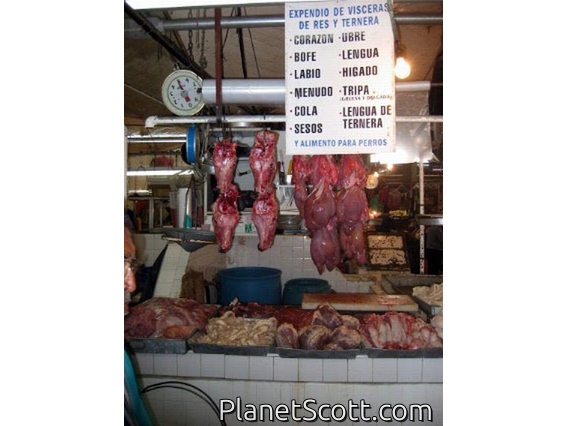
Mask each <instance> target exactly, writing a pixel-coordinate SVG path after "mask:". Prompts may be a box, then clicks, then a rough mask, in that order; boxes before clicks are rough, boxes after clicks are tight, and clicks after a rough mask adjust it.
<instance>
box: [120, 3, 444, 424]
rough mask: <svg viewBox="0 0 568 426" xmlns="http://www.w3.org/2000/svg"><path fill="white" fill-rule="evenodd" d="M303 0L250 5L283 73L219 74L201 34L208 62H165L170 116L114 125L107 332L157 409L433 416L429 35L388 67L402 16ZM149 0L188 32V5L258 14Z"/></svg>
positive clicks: (437, 399)
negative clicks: (119, 207) (198, 68)
mask: <svg viewBox="0 0 568 426" xmlns="http://www.w3.org/2000/svg"><path fill="white" fill-rule="evenodd" d="M317 4H319V7H317V8H312V9H310V8H308V6H307V4H304V3H288V4H286V5H283V6H282V8H281V9H278V10H280V11H281V12H286V13H285V14H284V15H282V16H283V18H284V19H283V20H278V21H276V20H274V19H270V17H268V16H263V17H262V19H260V21H262V20H264V21H266V22H265V23H266V24H269V25H281V26H282V27H283V28H281V31H282V34H280V36H279V37H281V41H282V44H283V46H284V51H282V52H280V50H278V51H279V52H280V53H279V56H282V58H280V60H283V61H284V62H285V64H282V65H283V69H284V65H285V69H286V73H285V78H283V79H255V78H245V79H235V78H223V79H222V78H221V76H222V75H226V74H229V73H230V72H229V71H227V72H226V73H223V72H222V71H223V70H222V65H223V61H221V55H220V52H219V51H217V52H216V54H215V57H214V58H213V59H216V61H211V62H214V63H215V66H216V72H215V75H216V76H217V77H216V78H211V76H208V75H206V74H203V73H201V74H200V75H198V74H199V73H198V72H194V71H195V70H191V69H185V68H184V67H177V68H176V69H175V70H173V71H172V73H171V75H168V76H166V77H165V79H164V86H163V87H164V91H163V93H162V96H163V99H162V100H163V101H164V105H165V106H166V107H167V108H168V109H169V110H170V112H171V113H172V114H173V116H167V115H150V116H147V118H145V120H144V122H143V123H142V124H141V123H131V124H129V125H126V126H125V135H124V141H125V152H126V153H127V156H126V158H125V170H126V174H125V182H124V186H125V194H126V196H125V211H126V213H127V214H128V216H129V222H130V223H131V224H132V227H133V229H134V239H135V243H136V248H137V259H138V261H139V262H140V263H141V264H142V267H141V268H140V269H139V271H138V273H137V276H136V278H137V282H138V288H137V290H136V292H135V293H133V294H132V295H131V300H132V302H131V305H130V312H129V314H128V315H126V316H125V317H124V336H125V347H126V348H127V350H128V352H129V353H130V355H131V357H132V359H133V361H134V364H135V368H136V371H137V378H138V379H139V385H140V390H141V394H142V398H143V400H144V402H145V404H146V406H147V407H148V411H149V412H150V415H151V417H152V418H153V419H154V420H155V422H156V424H158V425H165V426H170V425H171V426H178V425H216V424H219V423H221V424H223V425H224V424H229V425H237V424H242V423H243V422H248V421H256V422H263V423H264V422H266V423H288V424H301V423H303V421H314V420H316V421H315V424H324V423H326V424H327V423H329V422H331V423H333V424H335V423H341V424H345V423H346V424H360V422H361V421H364V420H365V419H367V420H372V421H373V423H374V424H377V423H381V422H389V421H390V422H393V421H397V422H401V423H404V424H407V423H408V424H410V423H412V424H415V423H427V424H430V425H442V424H443V404H442V393H443V392H442V391H443V349H444V348H443V346H444V345H443V274H442V273H441V271H442V268H441V267H440V268H439V270H440V273H439V274H432V273H429V272H431V271H429V268H428V266H429V265H428V263H429V262H428V257H427V244H426V243H427V236H428V231H429V229H431V227H434V226H438V227H441V226H443V209H442V206H443V175H442V150H441V136H442V132H441V124H442V111H441V108H439V107H438V106H439V105H440V103H441V48H440V51H439V52H440V53H439V55H438V57H437V58H439V59H440V60H439V61H435V62H434V65H435V66H436V70H435V71H436V72H433V74H434V75H435V76H436V77H435V78H434V77H433V78H432V81H409V82H405V81H404V80H403V79H402V78H397V79H395V77H394V69H393V67H394V62H395V61H394V60H395V56H399V54H400V53H401V49H400V48H399V47H400V46H401V44H400V43H399V42H400V39H399V38H400V34H401V33H400V32H399V30H398V29H397V27H396V23H397V22H398V23H401V22H403V20H402V18H400V17H399V18H397V17H396V15H395V16H393V14H392V13H389V8H388V7H384V8H383V5H379V4H374V3H368V2H360V1H359V0H345V1H340V2H333V3H332V2H317ZM385 4H390V2H389V3H385ZM370 5H372V6H370ZM306 8H307V9H306ZM126 11H129V15H130V16H131V17H132V18H133V20H134V21H135V22H137V23H138V24H141V25H142V28H144V29H145V30H146V31H148V29H150V28H152V27H153V25H155V24H156V21H150V20H145V19H144V16H142V14H141V12H139V11H134V10H129V9H128V8H127V9H126ZM357 11H359V12H361V11H364V12H365V13H363V12H361V13H359V12H357ZM390 12H392V10H391V11H390ZM306 13H307V14H306ZM334 13H335V14H338V15H339V16H341V15H343V18H338V22H340V23H341V25H339V26H337V27H336V28H335V29H331V28H330V29H328V31H324V32H322V31H321V30H322V29H321V28H318V29H317V30H316V29H315V28H316V27H314V25H320V24H321V22H323V21H321V20H320V19H316V18H315V15H316V14H321V16H320V18H321V17H324V18H325V16H328V14H330V15H329V16H333V14H334ZM350 14H354V16H352V17H350V16H349V15H350ZM355 15H357V17H355ZM359 15H361V16H359ZM363 15H364V16H363ZM160 16H161V18H163V16H170V18H172V19H166V20H165V21H163V22H162V27H163V28H165V30H166V31H167V30H168V28H170V29H172V28H173V25H174V24H176V25H178V26H177V27H176V28H177V32H176V34H177V35H178V36H179V35H180V34H182V33H183V32H182V31H180V29H182V28H185V29H188V30H189V29H191V30H192V31H193V33H191V31H189V33H188V34H189V36H190V37H193V36H197V35H199V37H203V34H204V33H202V32H200V31H197V28H189V27H184V26H187V25H190V24H191V23H192V22H194V20H195V19H196V16H197V20H199V19H205V20H207V22H209V23H210V24H211V25H212V26H211V27H210V28H209V27H208V29H212V28H214V27H215V28H216V32H215V36H216V37H217V39H216V41H221V40H220V39H219V35H220V32H218V29H219V28H220V27H222V26H223V25H231V24H230V23H231V22H232V21H231V20H232V19H235V20H237V21H240V20H241V19H242V20H243V22H242V24H243V25H244V26H246V25H251V26H254V25H258V26H260V23H258V21H249V20H248V19H247V17H245V16H240V15H238V16H232V15H231V17H227V19H228V20H225V21H223V20H221V21H219V19H218V18H219V16H216V18H215V20H213V19H209V18H206V17H201V18H200V17H199V16H200V15H199V14H198V13H197V9H196V10H195V11H194V14H193V15H191V14H190V15H189V16H184V17H183V19H181V18H182V17H180V16H179V15H175V14H173V13H172V14H171V15H167V14H166V15H160ZM175 16H177V17H178V18H180V19H175ZM300 16H303V17H304V19H302V20H298V17H300ZM161 18H159V17H156V19H158V20H159V19H161ZM440 19H441V17H440ZM312 21H313V22H312ZM324 21H325V19H324ZM255 22H256V23H255ZM407 23H411V22H410V21H408V22H407ZM437 24H441V20H440V21H436V22H434V24H433V27H434V28H437ZM306 25H307V27H306ZM322 25H323V24H322ZM393 25H394V31H393ZM308 28H310V29H312V31H311V33H310V34H308V31H306V30H307V29H308ZM432 31H434V32H436V31H440V30H439V29H434V30H432ZM437 34H441V31H440V33H437ZM151 35H152V36H153V37H154V38H160V36H159V31H155V32H152V33H151ZM182 35H184V36H185V35H186V34H185V33H183V34H182ZM241 35H242V34H241ZM180 37H181V36H180ZM439 39H440V38H439V37H436V40H437V42H438V41H439ZM192 40H200V41H199V43H200V46H201V47H204V46H205V45H206V44H205V45H204V44H203V43H204V42H203V39H202V38H201V39H199V38H193V39H192ZM233 41H235V40H231V39H230V37H229V38H228V41H227V42H228V43H231V42H233ZM320 44H325V46H320ZM163 45H164V46H165V47H166V48H168V51H169V52H170V53H171V50H170V47H171V46H170V44H169V43H168V42H166V41H163ZM217 46H219V45H217ZM395 47H396V49H395ZM273 50H277V49H273ZM266 52H267V51H266V50H265V53H266ZM201 54H202V55H204V54H203V51H202V53H201ZM227 54H228V52H227ZM438 66H439V67H440V69H438V68H437V67H438ZM437 71H440V73H438V72H437ZM428 72H432V70H431V69H430V70H428ZM425 75H426V73H425ZM436 79H438V80H436ZM284 106H285V107H284ZM184 108H185V109H184ZM166 147H169V148H166ZM350 402H351V403H354V402H356V403H358V405H357V406H356V407H351V408H353V410H350V411H349V415H347V411H346V410H347V408H348V406H349V403H350ZM294 404H299V405H298V406H295V405H294ZM364 404H366V405H364ZM276 407H279V409H278V410H276ZM292 407H294V410H292ZM261 408H262V409H263V410H264V411H262V415H261V413H260V411H261V410H260V409H261ZM257 409H258V410H259V411H258V412H257V411H256V410H257ZM280 409H282V410H280ZM275 411H278V413H276V412H275ZM284 412H286V413H284ZM313 412H315V413H316V417H312V413H313ZM277 414H278V415H277ZM279 414H283V415H279ZM263 416H264V417H263Z"/></svg>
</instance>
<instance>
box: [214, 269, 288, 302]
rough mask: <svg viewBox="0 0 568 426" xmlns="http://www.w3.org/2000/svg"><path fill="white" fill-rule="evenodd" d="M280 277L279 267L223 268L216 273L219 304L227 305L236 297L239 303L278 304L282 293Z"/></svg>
mask: <svg viewBox="0 0 568 426" xmlns="http://www.w3.org/2000/svg"><path fill="white" fill-rule="evenodd" d="M281 277H282V271H281V270H280V269H274V268H266V267H262V266H243V267H238V268H229V269H223V270H222V271H219V272H218V273H217V280H218V281H219V304H221V305H228V304H229V303H231V302H232V301H233V299H234V298H235V297H236V298H238V299H239V302H241V303H249V302H258V303H260V304H263V305H279V304H280V298H281V295H282V283H281V281H280V279H281Z"/></svg>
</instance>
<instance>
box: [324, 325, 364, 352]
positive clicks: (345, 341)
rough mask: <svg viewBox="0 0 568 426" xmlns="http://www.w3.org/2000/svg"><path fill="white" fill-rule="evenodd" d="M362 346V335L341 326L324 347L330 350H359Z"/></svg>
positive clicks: (334, 331)
mask: <svg viewBox="0 0 568 426" xmlns="http://www.w3.org/2000/svg"><path fill="white" fill-rule="evenodd" d="M360 346H361V334H360V333H359V332H358V331H357V330H355V329H353V328H349V327H348V326H346V325H340V326H338V327H337V328H336V329H335V330H333V333H332V334H331V337H330V339H329V342H328V343H327V344H326V345H325V346H324V349H328V350H341V349H357V348H359V347H360Z"/></svg>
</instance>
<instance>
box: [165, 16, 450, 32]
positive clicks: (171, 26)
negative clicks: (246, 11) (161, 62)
mask: <svg viewBox="0 0 568 426" xmlns="http://www.w3.org/2000/svg"><path fill="white" fill-rule="evenodd" d="M443 19H444V18H443V16H442V15H431V14H420V13H408V14H401V15H395V16H394V21H395V22H396V24H397V25H442V24H443ZM285 22H286V19H285V17H284V15H256V16H233V17H226V18H221V22H220V25H221V28H268V27H283V26H284V25H285ZM160 27H162V28H163V29H164V31H181V30H190V29H191V30H196V29H205V30H212V29H214V28H215V21H214V19H211V18H207V19H198V18H193V19H170V20H167V21H163V22H162V23H161V25H160Z"/></svg>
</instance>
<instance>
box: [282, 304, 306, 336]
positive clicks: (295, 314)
mask: <svg viewBox="0 0 568 426" xmlns="http://www.w3.org/2000/svg"><path fill="white" fill-rule="evenodd" d="M313 315H314V310H307V309H301V308H296V307H294V306H284V307H282V308H281V309H279V310H278V311H277V312H276V313H275V314H274V316H275V317H276V319H277V320H278V324H285V323H288V324H291V325H292V326H294V328H295V329H296V330H299V329H301V328H302V327H304V326H306V325H309V324H311V323H312V318H313Z"/></svg>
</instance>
